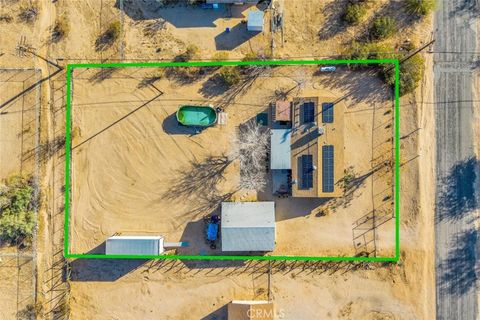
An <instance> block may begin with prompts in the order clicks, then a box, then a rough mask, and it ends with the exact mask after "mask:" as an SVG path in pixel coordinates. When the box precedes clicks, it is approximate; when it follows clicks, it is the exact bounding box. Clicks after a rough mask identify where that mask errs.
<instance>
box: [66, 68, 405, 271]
mask: <svg viewBox="0 0 480 320" xmlns="http://www.w3.org/2000/svg"><path fill="white" fill-rule="evenodd" d="M344 64H346V65H349V64H393V66H394V73H395V85H394V93H395V101H394V104H395V107H394V136H395V138H394V149H395V151H394V155H395V165H394V167H395V170H394V171H395V173H394V176H395V177H394V180H395V187H394V211H395V256H393V257H355V256H353V257H351V256H240V255H232V256H229V255H218V256H216V255H106V254H74V253H70V250H69V219H70V217H69V214H70V171H71V151H72V150H71V132H70V130H71V106H72V105H71V103H72V97H71V95H72V71H73V70H74V69H85V68H129V67H194V66H198V67H207V66H238V65H258V66H260V65H344ZM399 78H400V63H399V60H398V59H375V60H373V59H372V60H261V61H202V62H125V63H75V64H67V68H66V82H67V83H66V90H67V92H66V96H67V99H66V101H67V105H66V141H65V225H64V256H65V258H74V259H81V258H83V259H185V260H298V261H354V262H397V261H398V260H399V258H400V163H399V162H400V127H399V119H400V114H399V113H400V110H399V109H400V106H399V105H400V104H399V100H400V99H399V88H400V85H399Z"/></svg>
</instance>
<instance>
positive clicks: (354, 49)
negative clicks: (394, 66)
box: [345, 41, 396, 68]
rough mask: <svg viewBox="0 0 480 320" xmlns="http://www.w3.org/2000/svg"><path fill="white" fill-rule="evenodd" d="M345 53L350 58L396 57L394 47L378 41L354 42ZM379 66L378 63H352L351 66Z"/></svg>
mask: <svg viewBox="0 0 480 320" xmlns="http://www.w3.org/2000/svg"><path fill="white" fill-rule="evenodd" d="M345 55H346V56H347V57H348V58H350V59H358V60H365V59H393V58H395V57H396V54H395V53H394V49H393V48H392V47H391V46H389V45H386V44H378V43H359V42H356V41H354V42H352V44H351V45H350V48H348V49H347V51H346V53H345ZM370 66H378V65H376V64H373V65H371V64H362V65H359V64H351V65H350V67H351V68H360V67H370Z"/></svg>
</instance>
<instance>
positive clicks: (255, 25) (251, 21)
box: [247, 10, 263, 32]
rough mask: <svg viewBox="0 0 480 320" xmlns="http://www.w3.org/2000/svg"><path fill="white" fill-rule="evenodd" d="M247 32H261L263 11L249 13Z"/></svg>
mask: <svg viewBox="0 0 480 320" xmlns="http://www.w3.org/2000/svg"><path fill="white" fill-rule="evenodd" d="M247 30H248V31H256V32H260V31H263V11H258V10H256V11H250V12H249V13H248V19H247Z"/></svg>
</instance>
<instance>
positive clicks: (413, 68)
mask: <svg viewBox="0 0 480 320" xmlns="http://www.w3.org/2000/svg"><path fill="white" fill-rule="evenodd" d="M424 70H425V61H424V59H423V58H422V56H421V55H419V54H416V55H414V56H412V57H410V58H408V59H407V60H405V61H404V62H402V64H400V70H399V71H400V81H399V85H400V95H401V96H403V95H405V94H407V93H411V92H413V91H414V90H415V89H416V88H417V86H418V83H419V82H420V80H422V77H423V73H424ZM382 75H383V77H384V79H385V81H386V83H388V84H389V85H391V86H393V85H394V84H395V70H394V69H390V68H389V67H388V66H385V67H384V70H383V71H382Z"/></svg>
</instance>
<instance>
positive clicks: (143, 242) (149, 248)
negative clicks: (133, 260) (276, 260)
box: [105, 236, 163, 256]
mask: <svg viewBox="0 0 480 320" xmlns="http://www.w3.org/2000/svg"><path fill="white" fill-rule="evenodd" d="M105 247H106V249H105V254H107V255H108V254H121V255H155V256H156V255H160V254H162V253H163V237H161V236H113V237H110V238H108V239H107V243H106V246H105Z"/></svg>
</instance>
